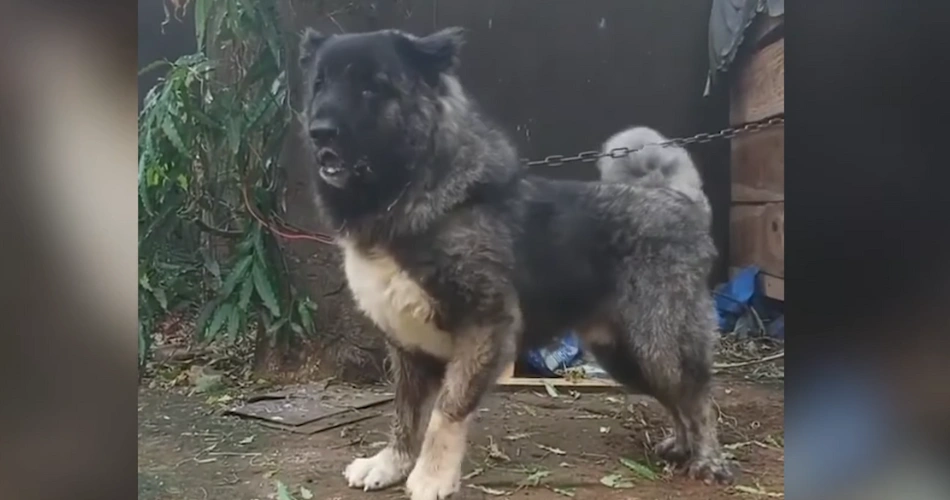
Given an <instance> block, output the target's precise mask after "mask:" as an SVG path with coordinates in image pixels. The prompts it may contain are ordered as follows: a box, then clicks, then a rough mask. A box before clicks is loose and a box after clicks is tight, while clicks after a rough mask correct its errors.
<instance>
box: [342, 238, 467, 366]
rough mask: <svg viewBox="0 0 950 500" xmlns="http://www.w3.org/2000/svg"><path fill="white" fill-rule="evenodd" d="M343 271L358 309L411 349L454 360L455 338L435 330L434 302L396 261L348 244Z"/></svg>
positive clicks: (394, 338)
mask: <svg viewBox="0 0 950 500" xmlns="http://www.w3.org/2000/svg"><path fill="white" fill-rule="evenodd" d="M341 246H342V247H343V268H344V270H345V272H346V279H347V282H348V283H349V287H350V291H351V292H352V293H353V299H354V300H355V301H356V305H357V306H358V307H359V308H360V310H362V311H363V312H364V313H365V314H366V315H367V316H369V318H370V319H372V320H373V322H374V323H376V326H378V327H379V328H380V329H381V330H382V331H383V332H385V333H386V334H387V335H389V336H390V337H391V338H392V339H393V340H394V341H396V342H397V343H398V344H400V345H402V346H403V347H405V348H407V349H418V350H421V351H424V352H426V353H428V354H431V355H433V356H435V357H437V358H440V359H444V360H448V359H449V358H451V356H452V347H453V341H452V336H451V335H450V334H449V333H448V332H445V331H442V330H440V329H439V328H438V327H436V326H435V321H434V319H435V306H434V301H433V299H432V297H431V296H429V294H428V293H426V291H425V290H423V289H422V287H420V286H419V285H418V284H417V283H416V282H415V281H414V280H413V279H412V278H411V277H410V276H409V274H408V273H406V271H405V270H404V269H402V268H401V267H400V266H399V264H398V263H397V262H396V261H395V260H393V258H392V257H391V256H389V255H387V254H385V253H382V252H372V253H366V252H362V251H360V250H359V249H357V248H356V247H355V246H354V245H352V244H349V243H347V242H344V243H343V244H342V245H341Z"/></svg>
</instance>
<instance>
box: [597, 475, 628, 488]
mask: <svg viewBox="0 0 950 500" xmlns="http://www.w3.org/2000/svg"><path fill="white" fill-rule="evenodd" d="M600 484H602V485H604V486H606V487H608V488H618V489H619V488H633V483H632V482H631V481H630V480H629V479H627V478H625V477H623V474H610V475H608V476H604V477H602V478H600Z"/></svg>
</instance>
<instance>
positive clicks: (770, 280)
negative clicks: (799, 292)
mask: <svg viewBox="0 0 950 500" xmlns="http://www.w3.org/2000/svg"><path fill="white" fill-rule="evenodd" d="M741 269H742V268H741V267H730V268H729V277H730V278H732V277H734V276H735V275H736V273H738V272H739V270H741ZM759 285H760V286H761V287H762V290H763V292H764V293H765V296H766V297H769V298H772V299H775V300H781V301H783V302H784V301H785V278H779V277H778V276H772V275H771V274H766V273H759Z"/></svg>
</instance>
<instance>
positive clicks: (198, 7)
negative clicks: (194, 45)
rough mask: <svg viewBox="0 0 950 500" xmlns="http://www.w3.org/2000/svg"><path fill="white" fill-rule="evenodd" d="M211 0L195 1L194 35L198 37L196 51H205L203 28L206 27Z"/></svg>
mask: <svg viewBox="0 0 950 500" xmlns="http://www.w3.org/2000/svg"><path fill="white" fill-rule="evenodd" d="M210 8H211V0H196V1H195V37H196V38H197V39H198V52H204V51H205V30H206V29H207V27H208V12H209V9H210Z"/></svg>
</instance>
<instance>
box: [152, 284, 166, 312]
mask: <svg viewBox="0 0 950 500" xmlns="http://www.w3.org/2000/svg"><path fill="white" fill-rule="evenodd" d="M152 295H153V296H154V297H155V300H157V301H158V305H160V306H162V309H163V310H165V311H167V310H168V297H167V296H166V295H165V290H164V289H163V288H153V289H152Z"/></svg>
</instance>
